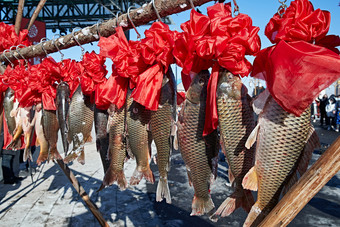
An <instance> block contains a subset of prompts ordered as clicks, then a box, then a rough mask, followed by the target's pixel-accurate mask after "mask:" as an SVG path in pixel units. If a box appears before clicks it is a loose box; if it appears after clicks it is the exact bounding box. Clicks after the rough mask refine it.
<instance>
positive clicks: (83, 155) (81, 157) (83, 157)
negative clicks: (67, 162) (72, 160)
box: [77, 148, 85, 165]
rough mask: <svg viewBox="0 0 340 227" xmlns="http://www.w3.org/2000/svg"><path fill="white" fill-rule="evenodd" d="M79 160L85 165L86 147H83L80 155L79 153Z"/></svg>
mask: <svg viewBox="0 0 340 227" xmlns="http://www.w3.org/2000/svg"><path fill="white" fill-rule="evenodd" d="M77 161H78V162H79V163H80V164H82V165H85V152H84V148H82V149H81V150H80V152H79V155H78V158H77Z"/></svg>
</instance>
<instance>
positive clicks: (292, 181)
mask: <svg viewBox="0 0 340 227" xmlns="http://www.w3.org/2000/svg"><path fill="white" fill-rule="evenodd" d="M298 180H299V179H298V176H297V175H296V173H294V174H293V175H292V176H291V177H290V179H289V181H288V182H287V183H286V185H285V186H284V188H283V190H282V195H285V194H286V193H287V192H288V191H289V190H290V189H291V188H292V187H293V186H294V184H295V183H296V182H297V181H298Z"/></svg>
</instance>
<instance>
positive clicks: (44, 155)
mask: <svg viewBox="0 0 340 227" xmlns="http://www.w3.org/2000/svg"><path fill="white" fill-rule="evenodd" d="M40 150H41V148H40ZM47 160H48V152H40V154H39V157H38V159H37V164H38V166H40V165H41V163H42V162H45V161H47Z"/></svg>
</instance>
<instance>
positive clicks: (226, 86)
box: [211, 68, 255, 221]
mask: <svg viewBox="0 0 340 227" xmlns="http://www.w3.org/2000/svg"><path fill="white" fill-rule="evenodd" d="M250 102H251V97H250V96H249V95H248V91H247V88H246V87H245V86H244V85H243V84H242V81H241V79H240V78H239V77H238V76H234V75H233V74H232V73H231V72H229V71H228V70H226V69H224V68H221V70H220V72H219V80H218V85H217V112H218V121H219V129H220V137H221V141H222V143H221V145H222V150H223V152H224V154H225V156H226V158H227V161H228V166H229V171H228V173H229V180H230V182H231V183H232V184H233V186H234V188H235V191H234V192H233V193H232V194H231V195H230V196H229V197H228V198H227V199H226V200H225V201H224V202H223V203H222V204H221V206H220V207H219V208H218V209H217V211H216V212H215V214H214V215H213V216H212V217H211V219H212V220H214V221H217V218H218V216H221V217H225V216H228V215H230V214H231V213H232V212H234V210H236V209H237V208H239V207H243V208H244V210H245V211H246V212H249V211H250V209H251V207H252V205H253V204H254V198H253V195H252V194H251V191H249V190H244V189H243V187H242V180H243V177H244V176H245V175H246V173H247V172H248V171H249V170H250V168H251V167H253V165H254V156H255V152H254V151H255V149H254V147H252V148H250V149H246V147H245V143H246V141H247V138H248V137H249V135H250V133H251V132H252V131H253V129H254V127H255V120H254V111H253V109H252V106H251V104H250Z"/></svg>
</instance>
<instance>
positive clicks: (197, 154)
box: [177, 71, 218, 215]
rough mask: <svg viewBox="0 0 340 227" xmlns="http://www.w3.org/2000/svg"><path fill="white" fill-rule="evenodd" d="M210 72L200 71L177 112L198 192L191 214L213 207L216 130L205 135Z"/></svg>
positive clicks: (183, 151)
mask: <svg viewBox="0 0 340 227" xmlns="http://www.w3.org/2000/svg"><path fill="white" fill-rule="evenodd" d="M208 79H209V73H208V72H207V71H202V72H200V73H199V74H197V75H196V76H195V77H194V79H193V81H192V83H191V85H190V87H189V89H188V92H187V95H186V100H185V101H184V103H183V105H182V109H181V111H180V113H179V115H178V123H177V125H178V138H179V148H180V152H181V154H182V157H183V160H184V162H185V164H186V167H187V172H188V177H189V182H190V183H191V184H192V185H193V186H194V190H195V195H194V199H193V202H192V212H191V215H203V214H205V213H208V212H210V211H211V210H212V209H213V208H214V203H213V201H212V200H211V197H210V191H209V189H210V183H211V179H212V176H213V174H212V172H213V169H215V168H216V167H215V166H214V164H213V163H212V162H213V158H214V157H216V156H217V154H218V137H217V131H216V130H215V131H214V132H213V133H211V134H209V135H208V136H206V137H204V138H203V136H202V135H203V129H204V121H205V102H206V86H207V82H208Z"/></svg>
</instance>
